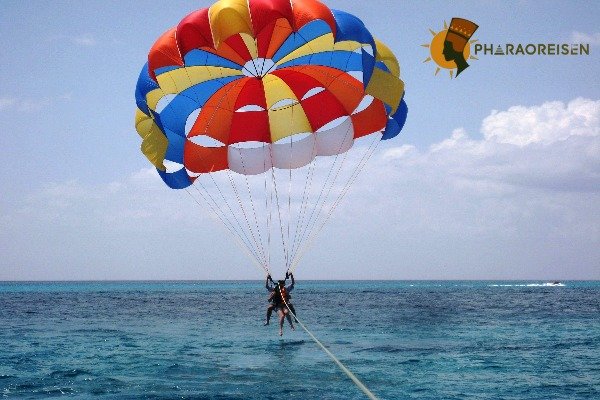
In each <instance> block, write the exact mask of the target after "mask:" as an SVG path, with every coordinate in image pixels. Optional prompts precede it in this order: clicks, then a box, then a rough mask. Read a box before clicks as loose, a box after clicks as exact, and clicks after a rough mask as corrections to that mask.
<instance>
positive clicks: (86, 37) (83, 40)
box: [71, 34, 96, 47]
mask: <svg viewBox="0 0 600 400" xmlns="http://www.w3.org/2000/svg"><path fill="white" fill-rule="evenodd" d="M71 41H72V42H73V43H75V44H76V45H79V46H84V47H91V46H95V45H96V39H94V37H93V36H92V35H90V34H83V35H79V36H74V37H72V38H71Z"/></svg>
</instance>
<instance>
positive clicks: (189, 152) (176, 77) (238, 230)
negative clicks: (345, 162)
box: [135, 0, 407, 268]
mask: <svg viewBox="0 0 600 400" xmlns="http://www.w3.org/2000/svg"><path fill="white" fill-rule="evenodd" d="M399 75H400V68H399V64H398V61H397V60H396V57H395V56H394V54H393V53H392V52H391V51H390V49H388V48H387V47H386V46H385V45H384V44H383V43H381V42H380V41H378V40H377V39H375V38H373V36H372V35H371V34H370V33H369V31H368V30H367V28H366V27H365V26H364V24H363V23H362V21H360V19H358V18H357V17H355V16H353V15H350V14H348V13H345V12H343V11H337V10H330V9H329V8H327V7H326V6H325V5H324V4H322V3H320V2H319V1H316V0H291V1H290V0H220V1H217V2H216V3H214V4H213V5H212V6H211V7H209V8H207V9H201V10H198V11H195V12H193V13H191V14H189V15H188V16H187V17H185V18H184V19H183V20H182V21H181V22H180V23H179V25H178V26H177V27H175V28H172V29H170V30H168V31H167V32H166V33H164V34H163V35H162V36H161V37H160V38H159V39H158V40H157V41H156V43H155V44H154V46H153V47H152V49H151V50H150V53H149V55H148V62H147V64H146V65H145V66H144V67H143V68H142V71H141V74H140V77H139V80H138V84H137V88H136V96H135V97H136V103H137V108H138V109H137V114H136V129H137V131H138V133H139V135H140V136H141V137H142V139H143V141H142V145H141V150H142V152H143V153H144V155H145V156H146V157H147V158H148V160H150V162H151V163H152V164H153V165H154V166H155V167H156V168H157V170H158V173H159V174H160V176H161V177H162V179H163V180H164V182H165V183H166V184H167V185H168V186H169V187H171V188H175V189H182V188H187V187H188V186H190V185H192V184H193V183H194V181H198V182H204V183H208V182H211V181H212V182H214V183H215V185H217V180H219V178H218V176H217V175H218V173H219V172H221V174H223V173H225V174H227V178H222V179H221V181H225V182H227V181H230V182H232V181H233V180H234V179H239V176H240V175H241V176H243V177H244V179H245V180H246V181H245V183H244V182H242V183H240V185H241V186H242V187H243V186H248V192H249V193H252V189H254V190H258V192H261V191H262V195H263V198H265V200H264V203H265V205H263V206H264V207H265V208H266V209H268V208H269V207H271V206H273V205H275V204H276V206H277V208H278V213H279V214H280V215H279V219H280V220H281V214H282V209H285V207H282V204H285V200H284V199H279V197H280V196H279V195H280V193H279V192H282V190H281V189H282V188H283V187H285V186H286V185H287V181H286V182H280V186H279V190H278V189H277V179H278V178H277V177H276V175H277V174H279V175H280V176H283V177H284V178H281V179H287V177H288V175H289V181H290V188H289V190H288V192H289V196H290V200H289V201H288V203H289V204H288V207H287V212H284V214H287V219H288V221H289V220H290V219H291V218H292V216H291V215H292V214H294V213H293V210H292V209H295V210H296V214H297V215H299V217H298V218H297V219H296V221H297V224H296V226H295V229H296V230H297V231H300V232H302V230H303V228H304V227H303V226H302V225H301V224H300V221H299V219H302V220H304V219H306V218H308V215H309V214H308V212H307V211H306V208H307V205H306V204H308V203H311V200H310V199H308V194H307V190H306V185H307V181H308V180H312V179H313V176H315V170H314V168H316V167H315V166H314V165H313V164H315V162H316V161H317V160H319V159H326V158H329V157H334V159H335V160H338V158H339V157H338V156H339V155H341V154H344V153H346V152H347V151H348V150H349V149H350V148H351V147H352V146H353V144H354V142H355V141H357V140H359V139H360V138H363V137H367V136H369V137H371V136H373V135H375V136H374V139H376V140H377V141H379V140H380V139H390V138H392V137H394V136H396V135H397V134H398V133H399V132H400V130H401V129H402V126H403V125H404V122H405V119H406V114H407V107H406V104H405V103H404V101H403V96H404V83H403V82H402V80H401V79H400V77H399ZM369 148H371V147H369ZM344 159H346V158H345V157H344ZM329 161H331V160H329ZM336 162H337V161H336ZM353 162H354V164H353V166H354V167H359V166H362V165H361V163H362V159H360V161H353ZM306 166H308V167H307V168H308V170H306V173H305V175H303V177H302V178H300V186H299V187H298V190H295V188H294V190H292V187H291V182H292V170H296V169H298V170H302V169H306V168H304V167H306ZM337 168H338V167H337V166H330V167H329V170H328V171H329V172H328V175H331V174H332V171H333V172H334V173H335V172H336V171H337ZM339 168H340V169H341V167H339ZM351 170H352V171H353V172H352V173H351V174H350V175H349V181H348V183H351V182H350V181H353V180H354V179H355V178H356V177H355V176H354V171H355V169H354V168H351ZM282 171H283V174H282ZM285 171H287V172H285ZM325 174H327V172H325ZM296 175H297V173H296ZM252 176H265V178H264V180H265V187H264V190H262V185H261V184H260V183H257V182H254V181H249V180H248V179H251V178H250V177H252ZM267 177H268V180H267ZM315 181H316V182H319V183H318V185H322V184H325V183H324V182H325V181H326V180H321V181H319V180H318V179H316V180H315ZM260 182H262V181H260ZM338 182H339V181H338ZM204 183H202V184H201V185H204ZM267 183H269V184H270V185H271V189H270V190H269V189H268V188H267ZM330 183H331V182H330ZM194 186H196V185H194ZM331 186H332V187H334V186H335V187H336V188H338V187H339V188H340V190H341V191H343V193H344V194H345V190H346V188H347V187H346V185H341V186H340V185H339V184H336V183H331ZM202 187H203V188H204V186H202ZM303 187H304V190H302V189H303ZM320 189H321V190H322V189H323V188H322V187H321V188H320ZM217 190H218V195H217V192H216V191H214V190H212V189H206V191H205V192H203V193H204V194H203V196H202V197H203V198H204V199H205V200H207V201H208V202H209V203H210V205H211V208H212V209H213V211H215V214H216V215H217V216H218V217H219V218H220V219H221V221H223V223H224V224H225V225H226V227H227V228H228V229H229V230H230V232H231V231H232V230H233V231H235V232H234V234H235V235H236V236H237V237H238V238H239V239H240V241H241V242H242V243H243V245H244V246H245V247H246V248H248V249H250V252H251V253H252V254H253V255H254V256H255V258H257V259H258V260H259V261H258V263H259V264H261V265H262V266H264V265H266V266H267V267H268V265H269V263H270V262H269V260H268V259H267V256H266V253H267V252H266V251H264V248H263V249H261V247H264V246H263V245H262V244H261V243H260V242H261V241H262V242H263V243H264V242H265V241H266V240H267V236H268V240H269V241H270V236H269V235H270V232H271V226H272V225H271V223H272V222H273V219H274V218H273V212H272V211H269V210H267V211H265V214H264V215H262V216H256V209H257V208H258V206H257V205H258V204H262V202H259V201H257V202H256V204H255V203H254V198H253V197H252V194H250V196H249V197H250V202H251V203H252V204H251V205H248V204H247V203H248V198H242V194H241V193H240V192H241V191H242V190H241V189H240V186H234V183H232V189H231V194H228V195H225V194H224V193H223V191H222V190H221V189H218V186H217ZM330 191H331V189H330ZM274 193H275V194H274ZM328 194H329V193H328ZM292 195H295V196H296V197H295V199H298V200H299V199H301V201H299V203H301V204H294V207H292V200H291V197H292ZM228 196H231V197H228ZM323 196H325V195H324V194H322V193H321V194H320V195H319V196H318V197H319V200H318V201H316V202H315V201H314V199H313V201H312V203H311V204H312V205H313V206H314V207H316V208H317V209H318V210H317V212H319V213H321V212H322V210H320V209H319V207H323V206H324V205H325V204H327V205H337V203H338V202H339V200H336V201H332V200H327V199H324V200H323V202H322V203H320V202H321V200H320V199H321V198H322V197H323ZM273 197H277V199H276V200H273ZM281 197H284V196H281ZM228 201H231V202H232V203H234V204H235V206H233V207H232V205H231V204H229V203H228ZM225 203H227V204H226V205H225ZM305 203H306V204H305ZM244 205H246V206H247V207H248V209H247V210H244V209H243V207H244ZM240 207H242V213H241V214H240V215H239V216H235V215H233V214H235V212H234V210H233V209H236V210H239V208H240ZM250 207H251V208H252V211H250ZM246 211H248V212H246ZM284 211H285V210H284ZM328 212H329V211H327V210H326V211H325V212H324V213H325V215H328ZM252 213H254V218H252ZM238 217H239V219H240V220H241V221H236V220H237V219H238ZM244 219H245V220H246V221H243V220H244ZM253 219H256V220H257V221H256V222H257V224H256V225H259V224H258V220H262V221H267V222H266V223H267V224H268V225H269V226H268V227H267V228H266V230H267V231H269V233H264V234H261V233H260V229H259V227H258V226H256V227H255V226H254V225H255V224H254V223H253V221H252V220H253ZM238 222H239V223H238ZM302 223H304V222H302ZM311 223H312V222H311ZM286 224H288V225H287V227H286V226H285V225H286ZM299 224H300V225H299ZM315 224H316V226H319V224H318V223H316V222H315ZM279 228H280V229H279V230H280V231H281V235H280V236H281V237H282V242H285V232H284V230H285V229H284V228H287V230H288V232H289V231H290V228H289V222H287V223H283V222H282V224H281V226H280V227H279ZM263 236H264V237H263ZM308 237H309V236H308ZM298 240H300V239H298ZM289 241H290V242H292V239H291V238H290V239H289ZM296 241H297V239H293V243H294V244H293V245H290V244H284V247H288V248H287V249H284V252H285V253H286V265H287V266H288V268H289V267H290V266H291V263H292V261H291V258H290V257H289V256H290V254H287V253H288V252H290V251H291V250H292V249H291V248H290V246H292V247H296V244H295V243H296ZM298 246H299V245H298Z"/></svg>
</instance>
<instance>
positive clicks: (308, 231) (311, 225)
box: [294, 126, 353, 264]
mask: <svg viewBox="0 0 600 400" xmlns="http://www.w3.org/2000/svg"><path fill="white" fill-rule="evenodd" d="M352 133H353V131H352V129H351V126H349V127H348V129H347V130H346V133H345V136H344V140H343V141H342V142H340V145H339V147H338V151H337V154H336V156H335V158H334V161H333V163H332V164H331V167H330V168H329V172H328V174H327V179H326V180H325V183H324V184H323V187H322V188H321V192H320V193H319V198H318V199H317V202H316V206H315V208H314V209H313V210H312V213H311V217H310V219H309V222H308V223H307V225H306V227H305V231H304V232H303V236H302V238H301V240H300V246H299V247H298V248H297V249H296V251H295V252H294V258H296V255H297V254H299V249H300V248H301V246H303V245H304V244H305V243H306V241H307V240H309V238H310V237H312V233H313V232H314V229H315V226H318V225H317V223H318V221H319V218H321V214H322V213H323V208H324V207H325V204H326V203H327V200H328V199H329V196H330V194H331V191H332V189H333V187H334V186H335V183H336V181H337V179H338V176H339V174H340V171H341V169H342V167H343V166H344V163H345V161H346V159H347V157H348V151H346V152H344V155H343V156H342V157H341V160H342V161H341V162H340V164H339V166H337V169H336V164H337V161H338V159H339V158H340V157H339V155H340V152H341V150H342V145H343V143H344V142H345V141H346V139H347V138H348V135H350V134H352ZM334 170H335V173H334V175H333V178H332V179H331V180H330V179H329V178H330V177H331V174H332V173H333V171H334ZM325 190H326V195H325V197H323V196H322V195H323V192H325ZM322 197H323V200H322V202H321V203H320V204H319V201H320V199H321V198H322ZM315 213H316V214H315ZM296 264H297V263H296Z"/></svg>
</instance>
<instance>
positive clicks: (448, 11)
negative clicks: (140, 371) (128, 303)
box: [0, 0, 600, 280]
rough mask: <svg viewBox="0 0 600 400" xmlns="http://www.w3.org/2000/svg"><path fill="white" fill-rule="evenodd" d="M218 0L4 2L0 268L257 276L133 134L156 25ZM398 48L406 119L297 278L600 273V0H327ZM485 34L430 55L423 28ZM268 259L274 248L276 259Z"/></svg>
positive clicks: (141, 275) (39, 275)
mask: <svg viewBox="0 0 600 400" xmlns="http://www.w3.org/2000/svg"><path fill="white" fill-rule="evenodd" d="M210 3H211V2H208V1H128V2H121V1H103V2H81V1H28V2H21V1H10V0H9V1H3V2H2V3H1V4H0V152H1V153H0V154H1V156H2V159H3V161H4V163H3V165H4V168H2V169H1V170H0V182H1V184H2V191H1V196H0V254H1V255H2V256H1V257H0V280H62V279H68V280H77V279H261V278H262V275H261V272H260V270H257V269H256V268H254V267H253V266H252V263H251V262H250V261H249V260H248V259H247V258H246V256H245V254H244V253H243V252H242V251H241V250H240V249H239V247H237V246H236V245H235V244H234V242H233V241H232V240H231V238H230V237H229V236H228V235H227V234H226V233H225V231H223V230H222V229H220V228H219V226H218V223H216V222H215V221H213V220H212V219H211V218H210V215H209V213H208V212H207V211H206V210H205V209H204V208H202V207H199V206H197V205H195V204H194V203H193V202H192V201H190V198H189V197H188V196H187V194H186V193H185V192H182V191H172V190H169V189H167V188H166V186H164V185H163V184H162V181H161V180H160V178H159V177H158V175H157V174H156V172H155V170H154V169H153V168H150V165H149V164H148V163H147V161H146V159H145V158H144V157H143V156H142V155H141V153H140V152H139V145H140V139H139V136H138V135H137V134H136V132H135V128H134V124H133V116H134V111H135V102H134V96H133V94H134V89H135V84H136V81H137V77H138V74H139V70H140V68H141V66H142V65H143V64H144V62H145V58H146V56H147V52H148V50H149V48H150V47H151V46H152V44H153V42H154V40H155V39H156V38H157V37H158V36H159V35H160V34H161V33H162V32H164V31H165V30H167V29H168V28H170V27H171V26H174V25H176V24H177V22H178V21H179V20H180V19H181V18H182V17H183V16H185V15H187V14H188V13H190V12H191V11H193V10H195V9H198V8H201V7H205V6H208V5H210ZM325 3H326V4H327V5H329V6H330V7H331V8H336V9H342V10H345V11H348V12H351V13H353V14H355V15H357V16H359V17H361V19H362V20H363V21H364V22H365V24H366V25H367V27H369V28H370V30H371V32H372V33H373V34H374V35H375V36H377V37H378V38H380V39H381V40H382V41H384V42H385V43H386V44H387V45H388V46H389V47H390V48H391V49H392V50H393V51H394V52H395V54H396V55H397V56H398V59H399V61H400V64H401V71H402V72H401V74H402V78H403V79H404V81H405V82H406V96H405V99H406V101H407V103H408V106H409V117H408V121H407V123H406V126H405V128H404V130H403V132H402V133H401V135H400V136H398V137H397V138H396V139H395V140H392V141H388V142H385V143H383V144H381V145H379V146H378V148H377V150H376V152H375V153H374V155H373V156H372V158H371V159H370V161H369V163H368V165H367V167H366V168H365V170H364V171H363V173H362V174H361V175H360V177H359V179H357V181H356V182H355V184H354V185H353V187H352V189H351V191H350V192H349V193H348V195H347V196H346V197H345V198H344V200H343V202H342V203H341V204H340V206H339V207H338V208H337V209H336V210H335V213H334V214H333V216H332V218H331V220H330V221H329V222H328V223H327V225H326V226H325V228H324V229H323V231H322V232H321V234H320V235H319V236H318V237H317V239H316V240H315V242H314V244H313V246H312V247H311V248H310V251H308V252H307V253H306V256H305V257H304V258H303V259H302V261H301V262H300V264H299V265H298V267H297V270H296V271H297V276H298V277H299V278H301V279H540V280H546V279H561V280H566V279H600V81H599V76H600V68H599V64H600V31H599V30H598V21H599V20H600V3H596V2H584V1H581V2H578V1H568V2H567V1H565V2H558V1H548V2H537V1H514V2H506V1H485V2H481V1H461V2H452V3H451V4H450V3H446V2H433V1H432V2H417V1H414V2H404V1H390V0H388V1H383V0H382V1H373V2H369V3H368V4H369V5H368V7H367V6H365V4H367V3H366V2H365V1H364V0H361V1H358V0H345V1H342V0H336V1H333V0H331V1H325ZM452 17H463V18H467V19H470V20H471V21H474V22H476V23H477V24H478V25H479V29H478V30H477V32H476V33H475V35H474V38H477V39H478V40H479V41H480V42H482V43H493V44H495V45H497V44H503V43H578V42H583V43H589V45H590V54H589V55H586V56H513V57H508V56H506V57H498V56H480V57H479V59H478V60H471V62H470V64H471V66H470V68H468V69H467V70H465V71H464V72H462V73H461V75H460V77H459V78H457V79H450V78H449V74H448V71H447V70H442V71H440V72H439V73H438V74H437V75H435V74H434V72H435V69H436V67H435V64H434V63H433V62H425V63H424V62H423V61H424V60H425V59H426V58H427V57H428V55H429V53H428V49H427V48H426V47H422V46H421V45H422V44H428V43H429V42H430V41H431V39H432V35H431V33H430V29H431V30H433V31H434V32H438V31H440V30H442V29H443V26H444V22H445V21H446V22H448V23H449V22H450V19H451V18H452ZM273 270H274V271H276V270H277V266H273Z"/></svg>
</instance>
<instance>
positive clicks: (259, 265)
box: [185, 188, 271, 275]
mask: <svg viewBox="0 0 600 400" xmlns="http://www.w3.org/2000/svg"><path fill="white" fill-rule="evenodd" d="M196 189H197V188H196ZM185 191H186V192H187V194H189V195H190V197H191V198H192V199H193V200H194V202H195V203H196V204H197V205H198V206H200V207H201V205H200V202H199V201H198V199H196V198H195V197H194V196H193V195H192V194H191V193H190V191H189V190H188V189H187V188H186V189H185ZM198 193H199V194H200V196H202V198H203V199H204V201H205V202H206V203H207V204H208V205H209V208H210V209H211V211H212V212H213V214H212V215H211V216H212V217H213V218H214V217H215V216H216V217H218V218H219V219H220V220H221V222H222V223H223V226H224V227H225V228H226V231H227V232H229V234H231V236H232V237H233V239H234V242H235V243H236V244H237V245H238V246H239V247H240V249H241V250H242V251H243V252H244V254H246V255H247V256H248V258H250V260H252V262H253V264H254V265H256V267H257V268H259V269H261V270H263V271H264V272H265V273H266V274H267V275H270V274H271V272H270V271H269V268H268V267H266V266H265V265H264V264H262V263H261V262H260V260H259V259H258V257H257V256H256V255H255V254H254V253H253V252H252V249H251V248H249V247H248V245H247V244H246V243H244V242H243V241H242V240H241V239H240V238H239V236H238V235H236V234H234V233H233V232H232V231H231V229H230V228H229V227H228V226H227V224H225V222H224V221H223V219H222V218H221V217H220V216H219V214H218V213H217V212H216V210H215V209H214V208H213V206H212V205H211V204H210V202H208V200H206V198H205V197H204V195H203V194H202V193H201V192H200V191H199V190H198ZM217 225H219V224H217Z"/></svg>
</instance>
